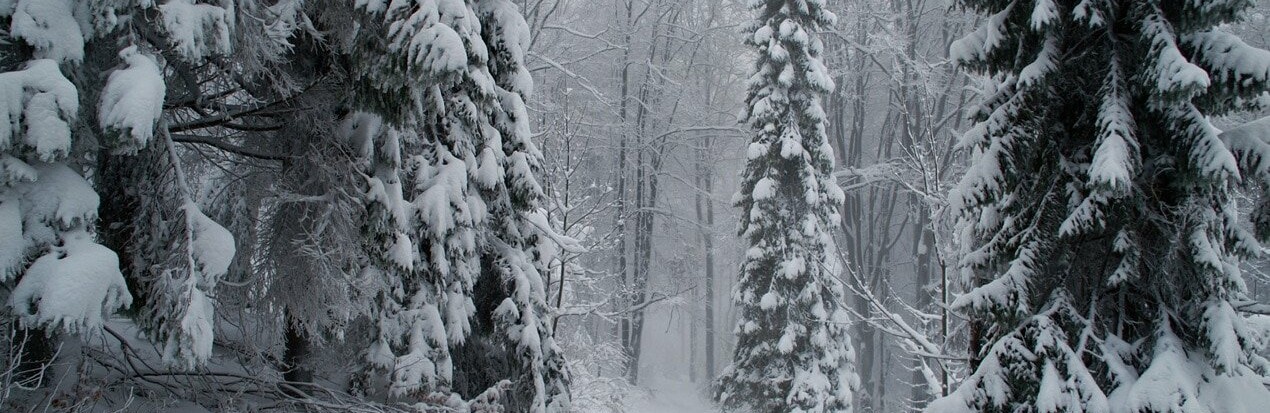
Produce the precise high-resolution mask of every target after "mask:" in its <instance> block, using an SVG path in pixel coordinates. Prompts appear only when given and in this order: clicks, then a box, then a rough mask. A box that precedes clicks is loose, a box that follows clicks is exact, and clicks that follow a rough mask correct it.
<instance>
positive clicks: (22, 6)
mask: <svg viewBox="0 0 1270 413" xmlns="http://www.w3.org/2000/svg"><path fill="white" fill-rule="evenodd" d="M72 8H73V4H72V3H71V2H69V1H43V2H41V1H32V0H20V1H13V2H7V3H6V4H5V5H4V7H0V22H4V23H5V24H6V29H7V30H6V31H5V32H4V33H3V34H0V40H3V41H2V42H0V43H2V45H0V56H2V57H0V95H3V96H2V97H0V100H2V101H3V102H4V104H3V107H4V109H3V110H0V112H2V113H3V114H4V115H3V116H4V119H6V120H7V122H5V123H4V125H5V126H4V127H2V128H0V284H3V285H4V291H6V292H5V293H4V295H3V296H0V298H2V299H3V301H4V306H5V308H6V309H7V310H8V311H10V312H6V314H8V315H11V316H16V318H17V321H18V326H17V329H18V330H19V331H18V332H17V334H16V335H10V333H9V332H6V333H5V335H4V336H5V337H14V338H15V340H16V341H15V342H11V343H10V344H12V346H11V347H10V348H11V349H21V351H22V353H23V354H18V355H16V356H17V358H18V359H19V365H18V366H5V367H6V370H8V369H13V370H9V371H15V370H16V371H17V373H18V377H17V384H20V385H27V386H33V385H39V384H41V381H42V379H44V378H45V375H44V374H42V368H43V366H42V364H43V363H46V362H49V361H51V357H52V356H53V353H54V352H53V348H52V341H51V340H49V338H50V336H53V335H55V333H56V332H57V331H59V330H60V331H66V332H70V333H77V332H89V331H91V330H94V329H96V328H98V327H100V326H101V325H102V323H103V316H105V315H108V314H109V313H112V312H114V311H115V310H118V309H120V308H123V307H126V306H128V305H129V304H130V303H131V302H132V296H131V294H129V292H128V290H127V287H126V285H125V282H124V278H123V275H122V274H121V273H120V271H119V258H118V255H117V254H115V252H114V251H111V250H110V249H108V248H106V247H104V246H102V245H100V244H98V243H97V240H96V237H95V236H94V234H93V229H94V226H95V224H96V222H97V217H98V207H99V206H100V202H101V200H100V198H99V197H98V195H97V193H96V191H94V190H93V187H92V185H91V183H90V182H89V181H87V180H86V179H84V177H83V176H82V175H81V172H82V171H84V169H85V168H84V166H85V164H87V163H88V162H85V161H86V160H87V159H86V158H87V155H88V154H90V153H91V152H92V150H93V143H94V142H93V141H92V140H91V139H83V136H82V135H79V134H77V133H75V132H76V131H77V130H79V126H80V125H81V121H82V119H83V118H82V117H81V116H82V115H83V114H84V113H85V112H91V111H92V107H93V105H94V104H95V102H90V103H88V104H87V105H83V104H82V102H81V97H82V96H83V94H82V93H81V90H80V88H79V85H76V84H74V83H72V82H71V81H70V80H69V79H68V77H67V76H66V75H65V74H64V73H72V72H71V71H70V69H72V68H73V67H75V66H77V65H79V64H81V63H82V62H83V59H84V41H85V38H86V37H87V36H89V35H92V33H91V32H89V33H85V32H84V30H92V29H95V26H94V25H91V24H90V25H86V26H83V27H82V26H81V25H80V22H81V20H79V19H77V16H75V15H73V14H72ZM93 9H94V8H93V7H83V8H81V10H80V11H81V12H88V11H92V10H93ZM80 17H84V16H80ZM83 21H91V20H89V19H85V20H83ZM85 106H87V107H85ZM90 116H91V115H90ZM6 324H7V323H6Z"/></svg>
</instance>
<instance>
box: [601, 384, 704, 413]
mask: <svg viewBox="0 0 1270 413" xmlns="http://www.w3.org/2000/svg"><path fill="white" fill-rule="evenodd" d="M650 381H652V383H649V385H648V386H647V387H644V386H641V387H640V389H639V390H640V391H639V392H636V393H635V394H631V395H630V396H628V397H627V398H626V403H625V404H626V406H625V409H624V411H625V412H628V413H708V412H717V411H719V409H717V408H715V407H714V405H713V404H712V403H710V401H709V399H707V397H706V395H705V394H704V393H702V390H701V388H700V386H699V385H698V384H697V383H691V382H688V381H683V380H675V379H667V378H655V379H652V380H650Z"/></svg>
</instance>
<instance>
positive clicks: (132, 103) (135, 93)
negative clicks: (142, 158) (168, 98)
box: [98, 45, 167, 153]
mask: <svg viewBox="0 0 1270 413" xmlns="http://www.w3.org/2000/svg"><path fill="white" fill-rule="evenodd" d="M119 58H120V59H123V61H124V63H125V64H127V67H125V68H123V69H119V70H115V71H114V72H111V73H110V78H109V79H107V80H106V87H105V89H103V90H102V95H101V106H100V107H99V108H98V111H99V112H98V122H99V125H100V126H101V128H102V129H105V130H107V131H118V133H119V134H121V135H125V136H126V137H127V138H125V139H122V142H120V143H118V145H119V148H118V149H117V151H119V152H123V153H136V151H137V150H139V149H141V148H144V147H145V146H146V144H147V143H149V142H150V139H152V138H153V137H154V126H155V123H156V122H158V120H159V116H161V115H162V114H163V98H164V96H165V94H166V92H167V88H166V86H165V84H164V82H163V73H162V72H161V71H160V70H159V65H158V63H156V62H155V60H154V58H153V57H151V56H149V55H146V54H144V53H141V52H140V51H139V50H137V46H135V45H134V46H128V47H126V48H124V49H123V50H120V51H119Z"/></svg>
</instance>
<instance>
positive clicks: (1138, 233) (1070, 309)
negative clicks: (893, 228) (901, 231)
mask: <svg viewBox="0 0 1270 413" xmlns="http://www.w3.org/2000/svg"><path fill="white" fill-rule="evenodd" d="M960 4H961V5H962V6H964V7H967V8H969V9H972V10H974V11H977V12H980V13H982V14H984V15H986V16H987V17H986V20H985V24H984V25H983V26H982V27H981V28H979V29H978V30H976V31H975V32H973V33H971V34H970V35H968V36H967V37H965V38H963V39H961V40H960V41H958V42H956V43H954V45H953V46H952V50H951V52H952V56H953V58H954V59H955V60H956V61H957V63H959V64H961V65H962V66H963V67H966V68H968V69H970V70H972V71H974V72H977V73H981V74H985V75H989V76H992V77H993V79H994V80H995V81H996V83H995V90H992V91H990V92H991V93H989V94H988V95H987V98H986V99H985V101H984V103H983V105H982V107H981V108H979V109H978V110H977V112H975V113H974V118H975V119H976V120H977V121H978V123H977V124H976V125H975V126H974V127H973V128H972V129H971V130H970V131H969V132H968V133H966V135H965V136H964V137H963V140H962V142H961V143H960V144H961V145H962V146H963V147H967V148H970V149H972V150H973V163H972V166H971V168H970V170H969V171H968V172H967V174H966V175H965V177H964V178H963V179H962V181H961V183H960V184H959V185H958V187H957V188H956V190H955V191H954V194H953V196H952V197H951V200H952V203H953V205H952V206H953V208H954V209H955V210H957V211H959V222H958V227H957V228H958V231H959V236H960V237H961V244H962V248H963V251H962V257H963V258H962V260H961V262H960V267H961V268H962V271H963V276H964V278H965V282H966V283H968V284H969V285H970V286H971V287H972V288H971V290H970V291H969V292H967V293H966V294H965V295H963V296H961V297H959V298H958V299H957V301H956V302H955V303H954V305H955V306H956V307H958V308H961V309H963V310H964V311H966V312H968V313H969V314H970V315H971V316H972V329H971V330H972V331H971V341H972V351H974V350H977V353H976V354H972V356H974V357H975V358H976V365H975V370H974V372H973V374H972V375H971V376H970V377H969V378H968V379H967V380H966V381H965V382H964V383H963V384H962V385H961V386H960V388H959V389H957V390H956V391H955V392H954V393H952V394H951V395H950V396H948V397H945V398H943V399H940V400H937V401H936V402H935V403H933V404H932V405H931V406H930V407H929V408H928V409H927V411H930V412H940V413H943V412H963V411H964V412H1017V411H1036V412H1119V411H1123V412H1219V411H1220V412H1253V411H1261V410H1263V409H1264V408H1265V406H1267V405H1268V404H1270V392H1267V389H1266V388H1265V387H1264V385H1263V384H1262V383H1264V381H1265V379H1266V377H1267V373H1268V372H1267V370H1266V367H1267V364H1266V360H1265V359H1264V358H1263V357H1262V356H1261V355H1259V353H1258V351H1259V350H1260V349H1261V346H1262V344H1263V338H1262V337H1260V336H1259V335H1258V334H1257V333H1256V332H1255V329H1254V328H1253V327H1252V326H1251V325H1250V324H1249V322H1248V320H1247V319H1246V317H1245V315H1244V314H1241V313H1240V312H1239V311H1238V310H1237V309H1236V307H1237V305H1238V303H1239V302H1241V301H1243V300H1245V299H1246V293H1245V286H1244V282H1243V279H1242V276H1241V274H1240V270H1239V262H1240V260H1241V259H1243V258H1247V257H1250V256H1252V255H1255V254H1256V253H1257V251H1258V249H1259V246H1258V245H1257V242H1256V239H1255V238H1254V237H1253V235H1252V233H1251V232H1250V231H1248V230H1247V229H1246V228H1245V225H1244V224H1243V223H1241V222H1240V220H1239V219H1238V216H1237V215H1236V209H1235V203H1234V201H1233V197H1232V195H1233V190H1234V189H1235V187H1236V185H1237V184H1238V183H1239V181H1240V179H1241V172H1243V173H1253V174H1257V175H1263V174H1264V170H1261V171H1258V170H1256V169H1255V166H1257V165H1256V164H1255V162H1239V159H1237V157H1236V156H1235V154H1236V153H1240V154H1242V155H1241V156H1244V157H1245V158H1246V157H1247V154H1246V153H1244V152H1239V151H1235V153H1232V150H1231V149H1230V148H1228V146H1227V145H1225V144H1223V142H1222V141H1221V140H1220V139H1219V131H1218V130H1217V129H1216V128H1215V127H1214V126H1213V125H1212V124H1211V122H1210V118H1209V117H1210V116H1215V115H1221V114H1225V113H1228V112H1230V111H1233V110H1239V109H1248V108H1256V107H1259V105H1260V104H1264V103H1265V102H1266V100H1265V98H1264V96H1265V93H1266V88H1267V81H1268V80H1270V53H1267V52H1266V51H1263V50H1259V49H1255V48H1253V47H1250V46H1248V45H1246V44H1244V43H1243V42H1242V41H1240V40H1239V39H1238V38H1237V37H1236V36H1234V35H1231V34H1229V33H1226V32H1223V31H1222V30H1221V28H1220V27H1219V26H1220V25H1221V24H1223V23H1226V22H1231V21H1234V20H1236V19H1238V18H1239V16H1240V13H1241V12H1242V11H1243V10H1244V9H1246V8H1247V7H1248V6H1249V5H1250V4H1251V2H1249V1H1246V0H1212V1H1158V0H1148V1H1138V0H1103V1H1095V0H1083V1H1071V2H1060V1H1053V0H1029V1H995V0H994V1H971V0H962V1H960ZM1258 97H1261V98H1260V99H1258ZM1241 166H1242V167H1243V170H1242V171H1241ZM1263 235H1264V234H1263ZM977 343H981V344H979V345H978V346H976V344H977ZM1235 394H1238V396H1237V397H1232V396H1233V395H1235Z"/></svg>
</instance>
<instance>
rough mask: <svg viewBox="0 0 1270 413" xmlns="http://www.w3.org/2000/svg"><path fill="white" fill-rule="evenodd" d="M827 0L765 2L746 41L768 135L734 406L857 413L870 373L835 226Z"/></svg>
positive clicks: (762, 131)
mask: <svg viewBox="0 0 1270 413" xmlns="http://www.w3.org/2000/svg"><path fill="white" fill-rule="evenodd" d="M824 3H825V2H824V1H823V0H766V1H754V2H753V3H752V6H751V8H752V9H753V10H754V12H756V13H757V15H758V16H757V20H756V21H755V23H754V24H753V25H752V27H751V28H752V29H753V31H752V33H753V35H752V36H750V37H749V38H748V39H747V40H746V43H747V44H749V45H751V46H753V47H754V48H755V49H756V51H757V52H758V56H757V57H758V61H757V64H756V68H757V71H756V73H755V74H754V76H753V77H751V78H750V82H749V96H748V98H747V103H748V112H747V113H746V119H747V120H748V122H749V124H750V126H751V127H753V128H754V129H755V130H756V133H755V135H754V138H753V139H752V140H751V143H750V146H749V149H748V151H747V157H748V162H747V165H746V169H745V173H744V175H743V176H742V183H741V189H740V191H739V192H738V193H737V195H736V198H735V204H736V205H737V206H739V207H740V208H741V209H742V214H741V217H742V218H741V226H740V233H741V235H742V236H743V237H744V238H745V239H746V241H748V243H749V249H748V250H747V251H746V255H745V264H744V265H743V266H742V269H741V277H740V280H739V281H738V282H737V286H736V290H735V291H734V292H733V300H734V301H735V302H736V305H737V314H738V320H737V326H736V335H737V342H736V351H735V353H734V355H733V359H732V364H731V365H730V366H729V367H728V368H727V369H726V370H725V371H724V372H723V375H722V377H720V378H719V383H718V390H717V393H718V394H717V396H718V398H719V400H720V401H721V402H722V403H723V405H724V406H725V407H726V408H728V409H743V408H748V409H751V410H753V411H756V412H843V411H851V410H852V397H853V393H854V389H855V387H856V385H857V382H858V378H857V376H856V374H855V370H854V351H853V349H852V348H851V344H850V340H849V338H848V337H847V331H848V325H847V323H848V320H847V316H846V310H845V309H843V308H842V307H841V306H842V302H843V301H842V300H843V299H844V297H843V292H842V287H841V285H840V284H839V283H837V282H836V281H835V280H834V275H833V273H832V272H833V271H836V270H837V269H838V267H839V266H838V265H837V263H836V262H834V261H833V258H832V255H830V254H829V252H830V251H832V250H833V249H834V246H833V238H832V235H831V234H832V231H833V229H834V228H835V227H836V226H837V225H838V220H839V216H838V212H837V206H838V205H840V204H841V203H842V201H843V193H842V190H841V189H840V188H838V185H837V183H836V182H835V181H834V179H833V177H832V176H831V172H832V169H833V159H834V157H833V149H832V148H831V147H830V146H829V142H828V139H827V136H826V134H825V124H826V120H825V113H824V111H823V109H822V108H821V104H820V102H821V95H822V94H824V93H826V92H828V91H830V90H832V89H833V87H834V85H833V81H832V80H830V78H829V74H828V70H827V69H826V68H825V66H824V64H823V63H821V60H820V59H821V53H822V48H823V46H822V43H821V41H820V39H819V38H818V36H817V35H816V32H817V31H819V30H821V29H822V28H824V27H826V26H829V25H831V24H833V22H834V20H835V16H834V15H833V14H832V13H830V12H829V11H827V10H826V9H825V4H824Z"/></svg>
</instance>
